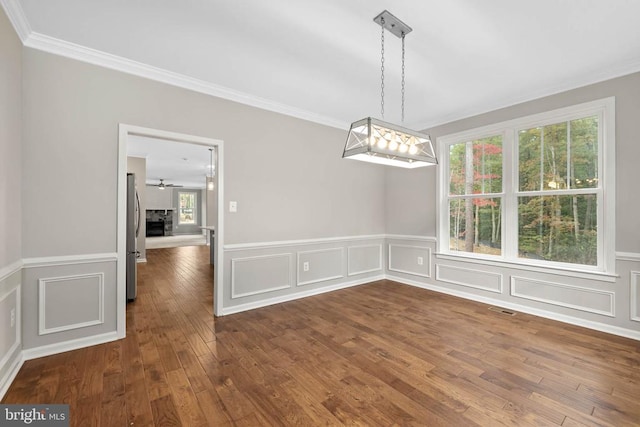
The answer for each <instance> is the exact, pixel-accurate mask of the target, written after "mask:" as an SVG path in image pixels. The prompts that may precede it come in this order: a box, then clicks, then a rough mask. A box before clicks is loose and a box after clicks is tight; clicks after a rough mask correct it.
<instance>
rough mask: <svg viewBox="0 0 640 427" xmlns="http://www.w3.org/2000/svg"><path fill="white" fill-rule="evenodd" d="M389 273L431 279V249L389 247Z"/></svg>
mask: <svg viewBox="0 0 640 427" xmlns="http://www.w3.org/2000/svg"><path fill="white" fill-rule="evenodd" d="M388 269H389V270H390V271H397V272H399V273H407V274H412V275H414V276H420V277H427V278H429V277H431V248H428V247H424V246H411V245H398V244H393V243H392V244H390V245H389V266H388Z"/></svg>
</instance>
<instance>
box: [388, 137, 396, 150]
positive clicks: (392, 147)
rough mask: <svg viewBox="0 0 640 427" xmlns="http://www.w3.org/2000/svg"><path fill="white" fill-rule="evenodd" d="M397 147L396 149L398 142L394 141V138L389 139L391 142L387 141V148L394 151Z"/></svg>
mask: <svg viewBox="0 0 640 427" xmlns="http://www.w3.org/2000/svg"><path fill="white" fill-rule="evenodd" d="M397 149H398V143H397V142H396V140H395V139H393V140H391V142H390V143H389V150H391V151H396V150H397Z"/></svg>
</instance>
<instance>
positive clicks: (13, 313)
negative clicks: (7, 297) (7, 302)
mask: <svg viewBox="0 0 640 427" xmlns="http://www.w3.org/2000/svg"><path fill="white" fill-rule="evenodd" d="M14 326H16V309H15V308H12V309H11V327H12V328H13V327H14Z"/></svg>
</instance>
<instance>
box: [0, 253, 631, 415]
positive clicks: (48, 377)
mask: <svg viewBox="0 0 640 427" xmlns="http://www.w3.org/2000/svg"><path fill="white" fill-rule="evenodd" d="M147 258H148V263H147V265H144V264H143V265H140V269H139V297H138V299H137V301H136V302H135V303H133V304H129V305H128V307H127V338H126V339H124V340H120V341H116V342H112V343H108V344H103V345H99V346H94V347H90V348H86V349H81V350H76V351H71V352H67V353H64V354H58V355H55V356H50V357H45V358H41V359H36V360H31V361H28V362H26V363H25V364H24V366H23V367H22V369H21V370H20V373H19V374H18V376H17V378H16V380H15V381H14V383H13V385H12V386H11V388H10V390H9V391H8V393H7V395H6V396H5V398H4V400H3V403H68V404H70V412H71V425H74V426H98V425H100V426H147V425H158V426H171V425H183V426H228V425H238V426H288V425H300V426H316V425H343V424H344V425H364V426H378V425H380V426H391V425H420V426H475V425H479V426H493V425H508V426H534V425H535V426H541V425H543V426H547V425H562V426H582V425H587V426H632V425H633V426H637V425H640V400H639V398H640V369H639V368H640V352H639V351H640V342H637V341H633V340H629V339H624V338H620V337H616V336H611V335H607V334H603V333H599V332H594V331H590V330H586V329H582V328H578V327H574V326H569V325H565V324H562V323H558V322H553V321H550V320H545V319H540V318H536V317H534V316H529V315H525V314H521V313H518V314H517V315H516V316H513V317H511V316H506V315H504V314H500V313H496V312H493V311H490V310H488V309H487V308H488V307H487V306H486V305H484V304H479V303H474V302H470V301H466V300H462V299H458V298H454V297H450V296H446V295H442V294H438V293H434V292H429V291H425V290H420V289H416V288H412V287H409V286H405V285H400V284H397V283H394V282H390V281H380V282H375V283H371V284H368V285H363V286H359V287H355V288H350V289H346V290H341V291H336V292H332V293H328V294H323V295H320V296H315V297H310V298H306V299H303V300H298V301H294V302H289V303H286V304H280V305H275V306H271V307H267V308H263V309H258V310H253V311H250V312H246V313H240V314H236V315H232V316H227V317H223V318H218V319H215V320H214V318H213V316H212V290H211V283H212V273H213V270H212V268H211V266H210V265H209V264H208V248H207V247H182V248H173V249H156V250H150V251H148V252H147Z"/></svg>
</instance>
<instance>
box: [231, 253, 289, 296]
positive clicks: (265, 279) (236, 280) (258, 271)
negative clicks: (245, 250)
mask: <svg viewBox="0 0 640 427" xmlns="http://www.w3.org/2000/svg"><path fill="white" fill-rule="evenodd" d="M292 257H293V254H291V253H285V254H274V255H260V256H252V257H244V258H232V259H231V298H242V297H246V296H250V295H257V294H264V293H268V292H273V291H278V290H281V289H287V288H290V287H291V285H292V280H291V260H292Z"/></svg>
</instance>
